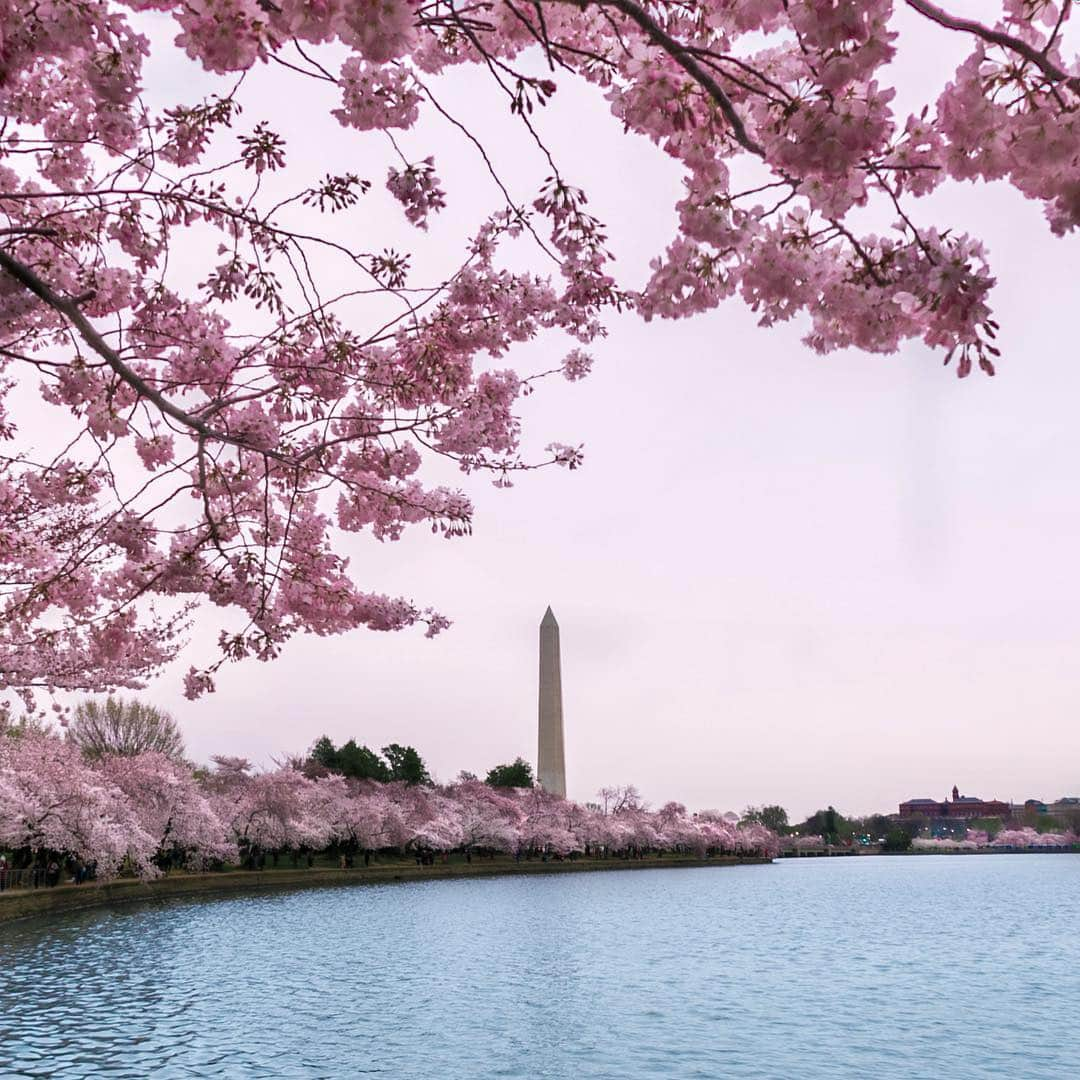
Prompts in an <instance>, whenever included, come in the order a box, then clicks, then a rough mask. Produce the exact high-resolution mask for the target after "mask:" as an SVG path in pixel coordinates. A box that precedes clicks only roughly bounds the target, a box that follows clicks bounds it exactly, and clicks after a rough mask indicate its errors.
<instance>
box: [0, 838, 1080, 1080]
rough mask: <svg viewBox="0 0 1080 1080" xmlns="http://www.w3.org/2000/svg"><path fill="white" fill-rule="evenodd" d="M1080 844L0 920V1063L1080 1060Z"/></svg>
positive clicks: (806, 1068) (164, 1072)
mask: <svg viewBox="0 0 1080 1080" xmlns="http://www.w3.org/2000/svg"><path fill="white" fill-rule="evenodd" d="M1078 926H1080V856H1076V855H993V856H989V855H988V856H922V857H919V858H891V859H890V858H856V859H804V860H799V861H795V860H789V861H785V862H780V863H777V864H775V865H773V866H747V867H739V868H734V869H702V870H650V871H644V872H634V873H600V874H576V875H565V876H551V877H541V878H537V877H528V878H512V877H511V878H497V879H488V880H472V881H452V882H423V883H409V884H402V885H388V886H378V887H370V888H351V889H323V890H318V891H307V892H294V893H280V894H275V895H261V896H256V897H237V898H235V899H227V900H218V901H202V902H191V901H175V902H166V903H162V904H159V905H155V906H145V907H142V908H117V909H115V910H111V911H96V912H87V913H83V914H77V915H71V916H67V917H62V918H55V919H51V920H44V919H41V920H33V921H27V922H23V923H18V924H13V925H10V926H8V927H6V928H0V1076H3V1077H9V1076H10V1077H133V1078H134V1077H138V1078H140V1080H142V1078H145V1077H154V1078H155V1080H156V1078H168V1077H259V1078H278V1077H327V1078H338V1077H352V1076H367V1075H375V1076H383V1077H392V1078H395V1080H399V1078H400V1080H413V1078H416V1080H428V1078H432V1080H474V1078H487V1077H520V1078H527V1080H571V1078H572V1080H585V1078H604V1080H639V1078H644V1077H658V1078H665V1080H683V1078H687V1080H689V1078H694V1077H702V1078H705V1077H707V1078H717V1080H720V1078H722V1080H736V1078H743V1077H755V1078H769V1080H818V1078H828V1080H843V1078H851V1080H892V1078H896V1080H915V1078H927V1080H943V1078H950V1080H979V1078H982V1077H1010V1078H1016V1080H1042V1078H1058V1077H1061V1078H1068V1080H1077V1078H1078V1077H1080V1026H1078V1025H1077V1023H1076V1015H1077V1006H1078V1004H1080V935H1078V934H1077V927H1078Z"/></svg>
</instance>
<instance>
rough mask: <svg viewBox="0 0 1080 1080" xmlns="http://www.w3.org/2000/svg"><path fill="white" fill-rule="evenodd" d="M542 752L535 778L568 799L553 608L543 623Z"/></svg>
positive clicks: (559, 668) (544, 787) (560, 671)
mask: <svg viewBox="0 0 1080 1080" xmlns="http://www.w3.org/2000/svg"><path fill="white" fill-rule="evenodd" d="M539 727H540V752H539V756H538V759H537V766H536V778H537V780H538V781H539V782H540V786H541V787H542V788H543V789H544V790H545V791H550V792H551V794H552V795H559V796H560V797H562V798H566V757H565V754H564V752H563V723H562V669H561V665H560V662H559V624H558V623H557V622H556V621H555V615H554V613H553V612H552V610H551V608H548V609H547V611H545V612H544V618H543V620H542V621H541V623H540V725H539Z"/></svg>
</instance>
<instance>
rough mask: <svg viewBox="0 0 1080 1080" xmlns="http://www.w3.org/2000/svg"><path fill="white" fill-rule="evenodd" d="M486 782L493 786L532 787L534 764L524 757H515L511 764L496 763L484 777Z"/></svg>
mask: <svg viewBox="0 0 1080 1080" xmlns="http://www.w3.org/2000/svg"><path fill="white" fill-rule="evenodd" d="M484 783H485V784H488V785H490V786H491V787H507V788H518V787H532V786H533V771H532V766H531V765H530V764H529V763H528V762H527V761H526V760H525V759H524V758H514V760H513V763H512V764H510V765H496V766H495V768H494V769H492V770H491V771H490V772H489V773H488V774H487V776H486V777H484Z"/></svg>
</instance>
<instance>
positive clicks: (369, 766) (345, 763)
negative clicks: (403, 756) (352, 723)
mask: <svg viewBox="0 0 1080 1080" xmlns="http://www.w3.org/2000/svg"><path fill="white" fill-rule="evenodd" d="M338 759H339V761H340V762H341V772H343V773H344V774H345V775H346V776H352V777H355V778H356V779H357V780H379V781H381V782H382V783H384V784H385V783H386V781H388V780H391V779H395V780H396V779H398V777H392V776H391V770H390V767H389V766H388V765H387V764H386V762H385V761H383V759H382V758H381V757H379V755H378V754H376V753H375V751H374V750H372V749H370V748H369V747H367V746H359V745H357V742H356V740H355V739H350V740H349V741H348V742H347V743H345V745H344V746H342V748H341V749H340V750H339V751H338Z"/></svg>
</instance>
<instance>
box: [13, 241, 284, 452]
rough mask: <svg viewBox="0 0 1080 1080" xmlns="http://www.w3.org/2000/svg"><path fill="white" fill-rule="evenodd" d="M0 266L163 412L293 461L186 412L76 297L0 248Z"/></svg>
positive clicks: (211, 434)
mask: <svg viewBox="0 0 1080 1080" xmlns="http://www.w3.org/2000/svg"><path fill="white" fill-rule="evenodd" d="M0 268H3V269H4V270H6V271H7V272H8V273H9V274H10V275H11V276H12V277H13V278H14V279H15V280H16V281H17V282H18V283H19V284H20V285H22V286H23V288H25V289H27V290H28V291H29V292H32V293H33V294H34V295H35V296H36V297H37V298H38V299H39V300H41V301H42V302H43V303H45V304H48V306H49V307H51V308H52V309H53V310H54V311H57V312H59V313H60V314H61V315H63V316H64V318H65V319H67V320H68V322H70V323H71V324H72V326H74V327H75V329H76V330H77V331H78V332H79V335H80V337H82V339H83V341H85V342H86V344H87V345H89V346H90V348H91V349H93V350H94V352H96V353H97V354H98V356H100V357H101V358H102V359H103V360H104V361H105V363H106V364H108V365H109V367H110V368H112V369H113V371H115V372H116V374H117V375H118V376H119V377H120V378H121V379H122V380H123V381H124V382H126V383H127V384H128V386H130V387H131V388H132V389H133V390H134V391H135V392H136V393H137V394H139V395H140V397H144V398H146V399H147V400H148V401H150V402H152V403H153V404H154V405H155V406H157V408H158V409H160V410H161V412H163V413H164V414H165V415H166V416H171V417H172V418H173V419H174V420H176V421H178V422H179V423H181V424H183V425H184V426H185V427H189V428H191V429H192V430H193V431H195V432H197V433H198V434H199V435H200V436H201V438H202V439H204V440H205V439H211V440H213V441H215V442H223V443H229V444H230V445H232V446H238V447H240V448H241V449H243V450H254V451H256V452H258V453H260V454H264V455H265V456H266V457H269V458H273V459H274V460H276V461H281V462H284V463H286V464H292V461H291V459H290V458H287V457H286V456H285V455H284V454H280V453H278V452H276V451H274V450H264V449H262V448H260V447H256V446H252V445H251V444H250V443H248V442H246V441H245V440H244V439H242V438H237V437H236V436H234V435H230V434H229V433H228V432H226V431H219V430H218V429H216V428H212V427H210V425H209V424H207V423H205V422H204V421H202V420H200V419H199V418H198V417H197V416H192V415H191V413H188V412H185V411H184V410H183V409H181V408H180V407H179V406H178V405H174V404H173V403H172V402H171V401H169V399H168V398H166V397H165V396H164V395H163V394H162V393H161V392H160V391H159V390H155V389H154V387H152V386H151V385H150V384H149V383H148V382H147V381H146V380H145V379H143V378H142V377H141V376H140V375H138V374H136V373H135V372H134V371H132V369H131V368H130V367H128V365H127V364H125V363H124V361H123V360H121V359H120V356H119V355H118V354H117V352H116V351H115V350H114V349H113V348H111V347H110V346H109V344H108V342H106V341H105V339H104V338H103V337H102V336H101V334H99V333H98V331H97V330H96V329H95V328H94V326H93V324H92V323H91V322H90V321H89V320H88V319H87V318H86V316H85V315H84V314H83V313H82V311H81V310H80V308H79V305H78V303H76V301H75V300H73V299H70V298H68V297H64V296H61V295H60V294H59V293H57V292H55V291H54V290H53V289H52V288H50V287H49V286H48V285H47V284H46V283H45V282H44V281H43V280H42V279H41V278H40V277H38V275H37V274H35V273H34V271H33V270H31V269H30V267H28V266H26V265H25V264H23V263H21V262H19V260H18V259H15V258H13V257H12V256H11V255H9V254H8V253H7V252H6V251H4V250H3V249H0Z"/></svg>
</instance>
